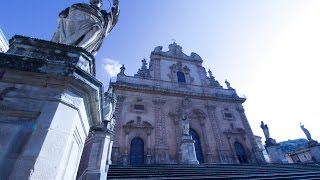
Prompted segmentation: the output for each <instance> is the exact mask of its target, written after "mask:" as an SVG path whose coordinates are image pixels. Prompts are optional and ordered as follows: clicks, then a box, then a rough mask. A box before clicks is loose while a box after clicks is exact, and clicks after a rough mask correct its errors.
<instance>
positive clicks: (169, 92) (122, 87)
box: [111, 83, 246, 103]
mask: <svg viewBox="0 0 320 180" xmlns="http://www.w3.org/2000/svg"><path fill="white" fill-rule="evenodd" d="M111 85H112V86H113V87H114V88H116V89H119V90H124V91H135V92H145V93H150V94H161V95H167V96H178V97H185V96H189V97H192V98H197V99H207V100H215V101H221V102H237V103H244V102H245V101H246V99H245V98H242V97H238V96H226V95H222V94H203V93H195V92H186V91H177V90H169V89H161V88H154V87H148V86H141V85H137V84H129V83H111Z"/></svg>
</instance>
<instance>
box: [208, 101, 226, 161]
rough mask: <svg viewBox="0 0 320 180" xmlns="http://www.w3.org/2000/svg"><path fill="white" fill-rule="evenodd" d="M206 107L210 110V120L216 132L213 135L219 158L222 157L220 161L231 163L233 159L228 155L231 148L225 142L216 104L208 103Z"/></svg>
mask: <svg viewBox="0 0 320 180" xmlns="http://www.w3.org/2000/svg"><path fill="white" fill-rule="evenodd" d="M205 108H206V109H207V111H208V115H209V120H210V123H211V126H212V132H213V134H214V136H213V137H214V139H215V142H216V145H217V153H218V154H217V158H219V159H220V163H230V162H232V160H231V159H230V157H229V155H228V154H229V150H228V149H227V147H226V144H225V143H224V142H223V139H222V131H221V127H220V123H219V121H218V120H217V118H216V115H215V111H216V106H214V105H210V104H208V105H206V106H205Z"/></svg>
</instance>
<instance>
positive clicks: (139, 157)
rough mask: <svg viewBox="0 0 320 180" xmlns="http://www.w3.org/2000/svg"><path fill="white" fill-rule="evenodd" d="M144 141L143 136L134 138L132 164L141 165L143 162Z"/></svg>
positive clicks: (131, 153)
mask: <svg viewBox="0 0 320 180" xmlns="http://www.w3.org/2000/svg"><path fill="white" fill-rule="evenodd" d="M143 158H144V142H143V140H142V139H141V138H138V137H136V138H134V139H132V141H131V148H130V164H131V165H139V164H143V162H144V160H143Z"/></svg>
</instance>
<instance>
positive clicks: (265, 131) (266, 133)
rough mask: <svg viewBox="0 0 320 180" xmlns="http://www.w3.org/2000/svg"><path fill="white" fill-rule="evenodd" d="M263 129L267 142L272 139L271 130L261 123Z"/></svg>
mask: <svg viewBox="0 0 320 180" xmlns="http://www.w3.org/2000/svg"><path fill="white" fill-rule="evenodd" d="M260 127H261V129H262V130H263V133H264V136H265V137H266V140H268V139H270V133H269V128H268V126H267V125H266V124H264V123H263V121H261V125H260Z"/></svg>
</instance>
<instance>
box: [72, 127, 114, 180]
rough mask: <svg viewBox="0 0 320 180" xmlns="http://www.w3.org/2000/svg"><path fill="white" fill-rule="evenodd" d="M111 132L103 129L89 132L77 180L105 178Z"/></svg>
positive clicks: (109, 153)
mask: <svg viewBox="0 0 320 180" xmlns="http://www.w3.org/2000/svg"><path fill="white" fill-rule="evenodd" d="M111 137H112V134H111V132H108V131H105V129H100V130H93V131H91V132H90V134H89V136H88V138H87V139H86V143H85V146H84V149H83V153H82V156H81V162H80V166H79V169H78V175H77V179H78V180H84V179H92V180H100V179H101V180H102V179H106V178H107V172H108V169H109V164H111V160H110V155H111V149H112V139H111Z"/></svg>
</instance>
